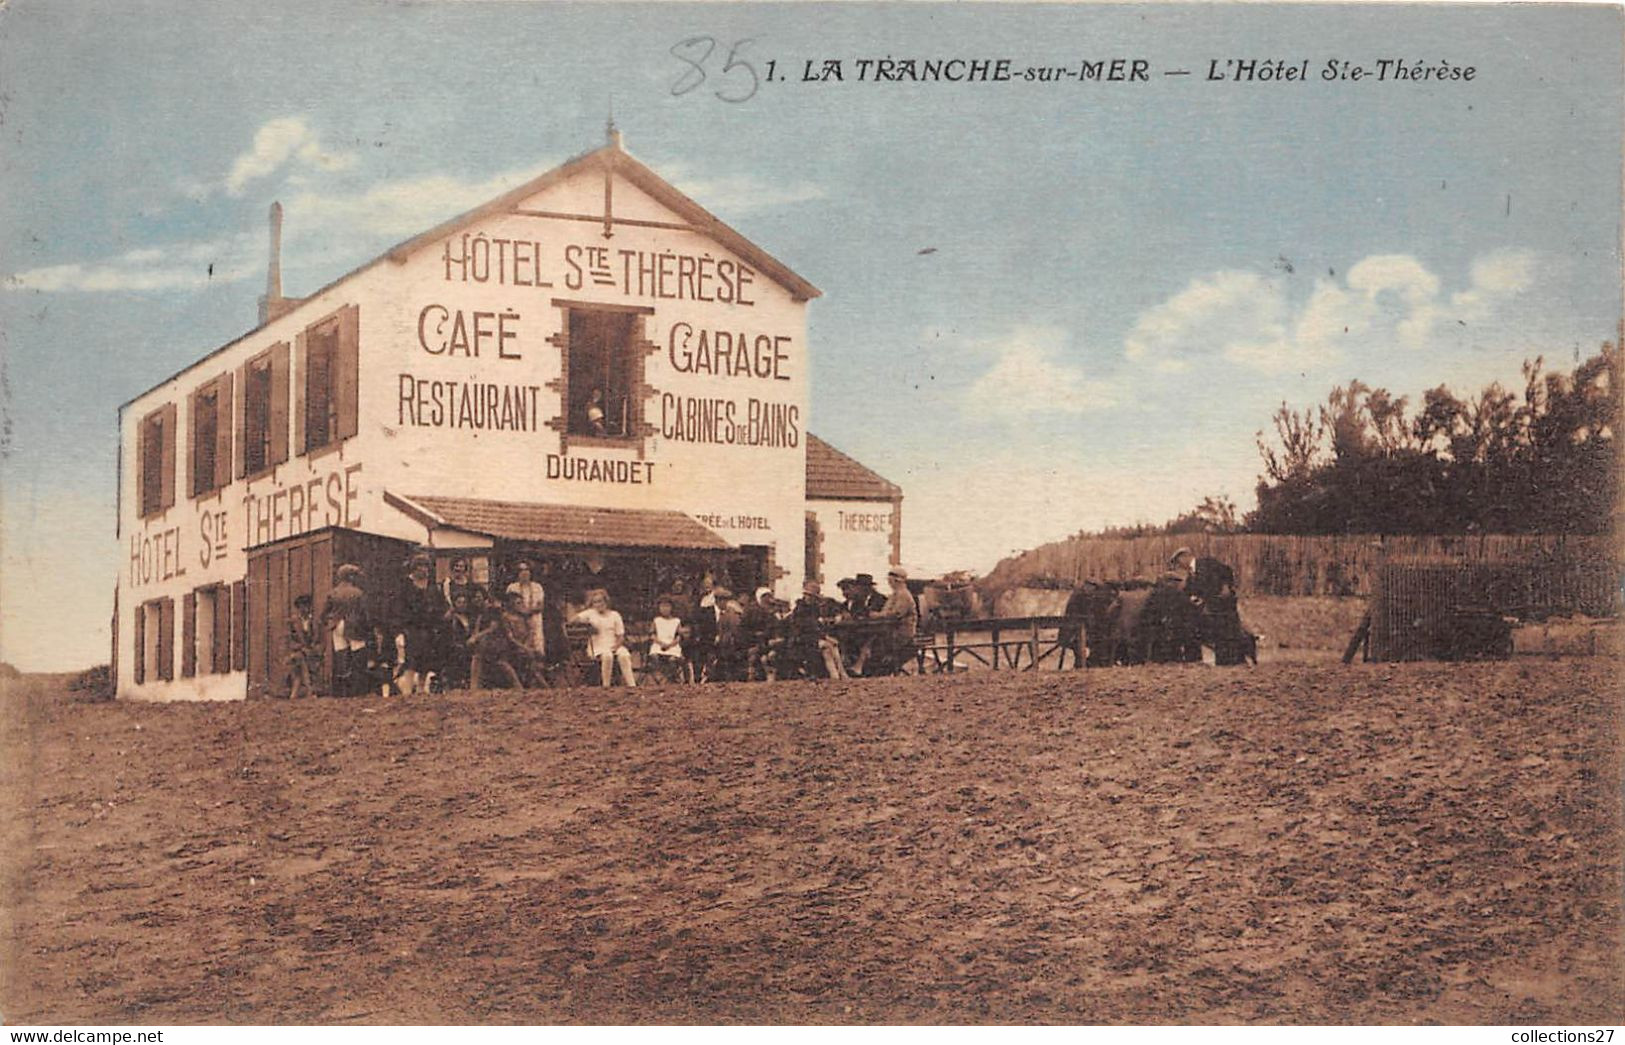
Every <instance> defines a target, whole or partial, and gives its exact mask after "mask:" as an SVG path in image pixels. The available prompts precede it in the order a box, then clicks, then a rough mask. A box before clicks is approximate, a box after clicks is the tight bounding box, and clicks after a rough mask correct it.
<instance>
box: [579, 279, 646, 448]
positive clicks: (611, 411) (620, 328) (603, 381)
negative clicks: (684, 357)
mask: <svg viewBox="0 0 1625 1045" xmlns="http://www.w3.org/2000/svg"><path fill="white" fill-rule="evenodd" d="M566 315H568V316H569V325H570V333H569V338H570V340H569V345H570V372H569V374H568V375H567V377H566V380H565V384H566V388H567V389H568V390H569V393H568V394H569V403H568V413H567V419H566V425H565V431H566V432H568V433H569V434H570V435H573V436H586V437H588V438H599V439H634V438H637V437H639V435H640V434H641V433H640V432H639V430H638V422H639V421H640V420H641V419H642V417H641V415H642V396H641V395H640V394H639V386H640V385H641V384H642V383H643V352H642V350H641V342H642V340H643V338H642V327H643V317H642V316H641V315H640V314H638V313H636V312H627V311H620V310H617V311H608V310H599V309H589V308H570V309H567V310H566Z"/></svg>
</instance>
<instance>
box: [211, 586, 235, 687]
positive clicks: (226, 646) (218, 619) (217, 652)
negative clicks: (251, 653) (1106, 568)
mask: <svg viewBox="0 0 1625 1045" xmlns="http://www.w3.org/2000/svg"><path fill="white" fill-rule="evenodd" d="M210 648H211V652H210V657H211V658H212V661H211V663H210V664H209V670H210V671H212V672H214V673H215V674H216V675H224V674H225V673H226V672H228V671H230V670H231V586H230V585H228V584H222V585H221V586H220V587H218V588H216V589H214V642H212V643H211V644H210Z"/></svg>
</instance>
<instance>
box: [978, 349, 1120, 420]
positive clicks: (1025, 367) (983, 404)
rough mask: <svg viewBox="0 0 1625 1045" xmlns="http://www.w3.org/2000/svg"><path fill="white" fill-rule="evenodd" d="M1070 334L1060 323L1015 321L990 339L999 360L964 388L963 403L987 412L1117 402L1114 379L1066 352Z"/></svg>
mask: <svg viewBox="0 0 1625 1045" xmlns="http://www.w3.org/2000/svg"><path fill="white" fill-rule="evenodd" d="M1066 345H1067V334H1066V331H1064V330H1062V329H1061V328H1059V327H1035V326H1028V327H1017V328H1016V329H1014V330H1012V331H1011V332H1010V333H1009V334H1008V335H1006V336H1005V337H1003V338H1000V339H998V340H995V341H992V342H988V343H987V344H986V345H985V346H983V347H985V348H988V349H991V350H992V351H993V352H994V353H996V354H997V357H998V358H997V361H996V362H995V363H994V364H993V367H992V369H990V370H988V371H987V372H986V373H984V374H983V375H982V376H981V377H979V378H977V379H976V381H975V382H974V383H973V384H972V385H971V386H970V388H969V389H967V390H966V392H965V407H966V409H967V410H968V411H969V412H971V413H973V414H980V415H983V416H989V417H1011V418H1022V417H1031V416H1032V415H1034V414H1041V413H1055V414H1081V413H1085V412H1088V411H1091V410H1103V409H1107V408H1109V407H1112V406H1114V405H1116V402H1117V396H1116V393H1115V391H1114V390H1113V388H1112V386H1111V383H1110V382H1107V381H1101V380H1097V379H1093V378H1091V377H1089V376H1087V375H1086V373H1085V372H1084V369H1083V368H1082V367H1080V366H1078V365H1077V364H1076V363H1074V362H1072V361H1070V360H1068V359H1067V358H1066Z"/></svg>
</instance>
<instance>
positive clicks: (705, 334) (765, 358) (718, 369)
mask: <svg viewBox="0 0 1625 1045" xmlns="http://www.w3.org/2000/svg"><path fill="white" fill-rule="evenodd" d="M789 342H790V339H789V337H787V336H784V335H782V334H781V335H778V336H774V335H770V334H756V335H755V336H752V335H750V334H747V333H745V332H744V331H743V330H741V331H739V332H738V333H737V334H736V333H734V332H733V331H730V330H699V331H696V330H695V329H694V328H693V327H692V326H690V325H689V324H687V323H673V324H672V327H671V333H670V334H668V335H667V336H666V357H667V358H668V359H670V360H671V365H672V369H674V370H676V371H677V372H678V373H680V374H715V375H717V376H718V377H760V378H764V379H765V378H772V379H773V380H775V381H788V380H790V374H789V372H788V368H787V367H786V366H785V363H786V362H787V361H788V358H789V357H788V356H787V355H786V353H785V345H787V344H789Z"/></svg>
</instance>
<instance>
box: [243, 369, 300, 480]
mask: <svg viewBox="0 0 1625 1045" xmlns="http://www.w3.org/2000/svg"><path fill="white" fill-rule="evenodd" d="M237 385H238V388H239V389H240V392H239V393H238V409H237V448H238V450H237V475H238V476H239V477H242V476H253V475H258V474H260V473H261V472H264V471H266V470H267V469H270V468H274V467H275V466H277V465H279V464H282V463H283V462H284V461H286V460H287V459H288V346H287V344H286V343H285V342H284V343H280V344H276V345H273V346H271V348H269V349H268V350H266V351H264V352H261V353H260V354H259V355H257V356H255V357H254V358H253V359H250V360H249V361H248V362H246V363H244V364H243V365H242V366H241V367H240V368H239V369H238V372H237Z"/></svg>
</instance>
